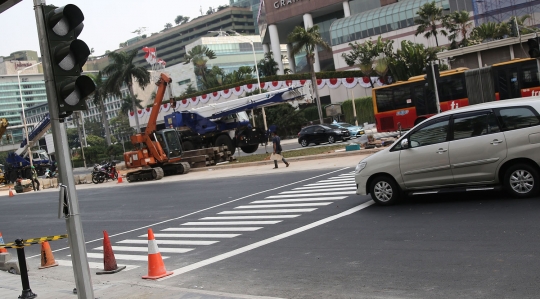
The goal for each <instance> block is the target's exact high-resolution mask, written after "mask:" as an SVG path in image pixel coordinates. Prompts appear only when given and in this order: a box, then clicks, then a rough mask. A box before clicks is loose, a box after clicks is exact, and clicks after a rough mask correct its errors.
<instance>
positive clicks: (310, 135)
mask: <svg viewBox="0 0 540 299" xmlns="http://www.w3.org/2000/svg"><path fill="white" fill-rule="evenodd" d="M350 138H351V135H350V133H349V131H348V130H347V129H342V128H339V127H337V126H335V125H313V126H307V127H304V128H302V130H301V131H300V133H298V143H300V145H302V146H304V147H305V146H308V145H309V144H310V143H315V144H316V145H318V144H320V143H324V142H328V143H334V142H336V141H340V140H341V141H344V140H347V139H350Z"/></svg>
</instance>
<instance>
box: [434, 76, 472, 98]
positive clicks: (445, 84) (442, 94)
mask: <svg viewBox="0 0 540 299" xmlns="http://www.w3.org/2000/svg"><path fill="white" fill-rule="evenodd" d="M437 87H438V89H439V98H440V101H441V102H446V101H454V100H458V99H464V98H467V89H466V88H465V78H464V76H462V75H456V76H447V77H442V78H441V79H440V80H439V84H438V85H437Z"/></svg>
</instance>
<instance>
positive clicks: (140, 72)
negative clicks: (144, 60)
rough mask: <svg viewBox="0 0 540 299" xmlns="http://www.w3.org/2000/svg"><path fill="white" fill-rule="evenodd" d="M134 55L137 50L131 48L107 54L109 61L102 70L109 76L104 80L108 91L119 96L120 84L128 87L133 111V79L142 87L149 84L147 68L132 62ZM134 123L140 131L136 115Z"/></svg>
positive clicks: (134, 105) (134, 107)
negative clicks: (128, 50) (129, 50)
mask: <svg viewBox="0 0 540 299" xmlns="http://www.w3.org/2000/svg"><path fill="white" fill-rule="evenodd" d="M135 56H137V50H133V51H131V52H129V53H126V52H112V53H110V54H109V61H110V62H111V63H110V64H109V65H108V66H106V67H105V69H104V70H103V73H104V74H106V75H108V76H109V77H108V78H107V81H106V82H105V89H106V90H107V91H108V92H109V93H113V94H116V95H118V96H120V95H121V93H120V89H121V88H122V86H123V85H124V84H125V85H126V86H127V87H128V90H129V94H130V95H131V99H132V106H133V111H137V104H136V103H135V94H134V92H133V83H134V82H133V80H135V81H136V82H137V84H139V86H140V87H141V88H142V89H144V88H145V87H146V86H147V85H148V84H150V73H149V72H148V70H146V69H145V68H144V67H142V66H135V64H133V59H134V58H135ZM135 123H136V127H137V132H140V131H141V127H140V125H139V119H138V118H137V117H135Z"/></svg>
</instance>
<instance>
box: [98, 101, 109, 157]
mask: <svg viewBox="0 0 540 299" xmlns="http://www.w3.org/2000/svg"><path fill="white" fill-rule="evenodd" d="M99 108H100V109H99V110H101V121H102V122H103V125H104V127H105V140H107V145H108V146H110V145H111V143H112V142H111V130H110V128H109V120H108V119H107V113H106V111H105V104H103V101H100V102H99Z"/></svg>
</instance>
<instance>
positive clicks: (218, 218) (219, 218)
mask: <svg viewBox="0 0 540 299" xmlns="http://www.w3.org/2000/svg"><path fill="white" fill-rule="evenodd" d="M298 216H300V215H264V216H221V217H204V218H201V219H199V220H242V219H244V220H245V219H281V218H296V217H298Z"/></svg>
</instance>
